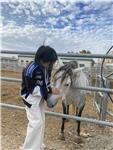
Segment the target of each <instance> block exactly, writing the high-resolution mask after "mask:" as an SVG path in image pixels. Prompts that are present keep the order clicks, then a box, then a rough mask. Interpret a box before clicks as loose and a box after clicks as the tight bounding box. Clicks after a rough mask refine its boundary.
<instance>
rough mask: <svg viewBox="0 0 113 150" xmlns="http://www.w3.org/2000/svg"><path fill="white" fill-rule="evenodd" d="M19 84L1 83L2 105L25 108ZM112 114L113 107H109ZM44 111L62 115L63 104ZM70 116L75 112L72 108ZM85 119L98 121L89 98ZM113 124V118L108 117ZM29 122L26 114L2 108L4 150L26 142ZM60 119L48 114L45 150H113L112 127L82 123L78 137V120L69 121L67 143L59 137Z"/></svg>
mask: <svg viewBox="0 0 113 150" xmlns="http://www.w3.org/2000/svg"><path fill="white" fill-rule="evenodd" d="M2 76H8V77H16V78H20V77H21V74H19V73H14V72H2ZM19 92H20V84H19V83H14V82H6V81H2V82H1V102H2V103H8V104H14V105H19V106H24V105H23V103H22V101H21V99H20V97H19ZM109 106H110V110H111V112H112V113H113V104H109ZM45 109H46V110H49V111H54V112H62V107H61V102H60V101H59V103H58V104H57V106H56V107H55V108H54V109H48V108H47V107H46V103H45ZM70 114H72V110H71V109H70ZM82 116H83V117H87V118H93V119H98V116H97V114H96V112H95V108H94V106H93V101H92V97H90V96H88V97H87V101H86V106H85V109H84V111H83V114H82ZM107 120H108V121H112V122H113V118H111V117H110V116H108V117H107ZM26 126H27V119H26V114H25V111H17V110H12V109H7V108H2V109H1V150H19V149H21V146H22V144H23V142H24V138H25V134H26ZM60 126H61V118H58V117H52V116H47V115H46V124H45V145H46V150H98V149H99V150H113V128H112V127H100V126H98V125H94V124H89V123H83V122H82V123H81V137H80V138H79V139H78V137H77V136H76V121H73V120H69V121H68V122H66V125H65V140H61V138H60V134H59V133H60Z"/></svg>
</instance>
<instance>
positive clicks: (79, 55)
mask: <svg viewBox="0 0 113 150" xmlns="http://www.w3.org/2000/svg"><path fill="white" fill-rule="evenodd" d="M1 53H3V54H17V55H18V54H23V55H24V54H25V55H26V53H27V55H35V53H36V52H28V51H16V52H15V51H8V50H1ZM58 56H60V57H83V58H109V59H113V55H109V54H108V55H105V54H75V53H71V54H70V53H58Z"/></svg>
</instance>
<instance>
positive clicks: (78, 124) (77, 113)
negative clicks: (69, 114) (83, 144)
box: [76, 104, 85, 136]
mask: <svg viewBox="0 0 113 150" xmlns="http://www.w3.org/2000/svg"><path fill="white" fill-rule="evenodd" d="M84 106H85V104H84V105H82V107H81V108H80V109H78V107H77V110H76V115H77V116H78V117H81V115H82V111H83V109H84ZM80 123H81V122H80V121H77V136H80Z"/></svg>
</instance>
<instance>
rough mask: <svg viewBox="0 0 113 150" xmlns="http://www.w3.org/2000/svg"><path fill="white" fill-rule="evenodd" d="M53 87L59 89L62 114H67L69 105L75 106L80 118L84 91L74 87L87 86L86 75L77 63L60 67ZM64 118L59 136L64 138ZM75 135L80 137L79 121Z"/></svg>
mask: <svg viewBox="0 0 113 150" xmlns="http://www.w3.org/2000/svg"><path fill="white" fill-rule="evenodd" d="M53 78H54V86H55V87H57V88H59V89H61V91H62V92H61V95H60V96H62V106H63V113H64V114H68V113H69V112H68V111H69V105H70V104H74V105H75V106H76V116H79V117H80V116H81V114H82V111H83V109H84V106H85V99H86V93H87V91H85V90H80V89H76V88H75V87H77V86H80V87H86V86H88V85H89V82H88V78H87V75H86V74H85V73H84V72H83V68H79V67H78V63H77V61H71V62H69V63H67V64H66V65H63V66H61V67H60V68H59V69H58V70H57V71H56V72H55V74H54V76H53ZM65 120H66V119H65V118H62V125H61V135H62V138H64V139H65V136H64V125H65ZM77 135H78V136H80V121H77Z"/></svg>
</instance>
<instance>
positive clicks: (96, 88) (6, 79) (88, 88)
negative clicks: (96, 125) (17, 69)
mask: <svg viewBox="0 0 113 150" xmlns="http://www.w3.org/2000/svg"><path fill="white" fill-rule="evenodd" d="M0 80H4V81H10V82H21V81H22V80H21V79H17V78H8V77H0ZM76 89H81V90H87V91H100V92H106V93H108V92H109V93H111V94H113V89H109V88H99V87H92V86H87V87H76Z"/></svg>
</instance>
